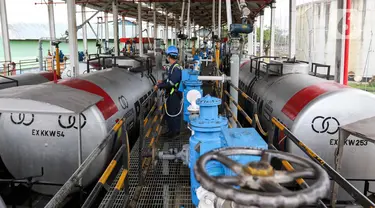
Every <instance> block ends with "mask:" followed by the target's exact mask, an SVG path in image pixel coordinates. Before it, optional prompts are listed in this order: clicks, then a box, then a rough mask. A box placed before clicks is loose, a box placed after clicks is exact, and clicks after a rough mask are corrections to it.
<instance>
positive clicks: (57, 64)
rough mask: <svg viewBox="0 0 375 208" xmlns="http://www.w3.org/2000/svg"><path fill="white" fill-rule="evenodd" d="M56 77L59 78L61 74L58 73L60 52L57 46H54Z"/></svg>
mask: <svg viewBox="0 0 375 208" xmlns="http://www.w3.org/2000/svg"><path fill="white" fill-rule="evenodd" d="M56 75H57V76H58V77H60V76H61V73H60V50H59V45H56Z"/></svg>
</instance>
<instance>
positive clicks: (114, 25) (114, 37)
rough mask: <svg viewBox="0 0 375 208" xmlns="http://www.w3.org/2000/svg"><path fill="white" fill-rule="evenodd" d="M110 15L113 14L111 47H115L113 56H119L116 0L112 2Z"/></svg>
mask: <svg viewBox="0 0 375 208" xmlns="http://www.w3.org/2000/svg"><path fill="white" fill-rule="evenodd" d="M112 14H113V45H114V47H115V56H118V55H120V54H119V45H118V40H119V32H118V8H117V0H113V1H112Z"/></svg>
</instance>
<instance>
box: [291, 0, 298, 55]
mask: <svg viewBox="0 0 375 208" xmlns="http://www.w3.org/2000/svg"><path fill="white" fill-rule="evenodd" d="M295 56H296V0H289V58H294V57H295Z"/></svg>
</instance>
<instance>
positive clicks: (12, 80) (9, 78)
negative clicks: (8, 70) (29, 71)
mask: <svg viewBox="0 0 375 208" xmlns="http://www.w3.org/2000/svg"><path fill="white" fill-rule="evenodd" d="M0 77H1V78H5V79H8V80H10V81H8V82H1V83H0V85H2V84H9V83H13V82H15V83H16V86H18V85H19V83H18V80H16V79H13V78H11V77H7V76H3V75H0Z"/></svg>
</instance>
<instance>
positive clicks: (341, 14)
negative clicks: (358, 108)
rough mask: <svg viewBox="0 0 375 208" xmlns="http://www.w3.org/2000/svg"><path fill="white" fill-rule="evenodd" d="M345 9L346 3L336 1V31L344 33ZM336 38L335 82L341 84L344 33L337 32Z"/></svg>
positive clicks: (342, 77)
mask: <svg viewBox="0 0 375 208" xmlns="http://www.w3.org/2000/svg"><path fill="white" fill-rule="evenodd" d="M344 8H346V1H343V0H342V1H337V20H338V21H337V22H338V25H337V29H338V31H340V29H341V31H345V29H346V25H345V23H344V19H345V15H346V12H345V9H344ZM336 35H337V38H336V60H335V63H336V64H335V68H336V69H335V81H336V82H338V83H341V84H342V83H343V80H344V76H343V71H344V53H345V50H344V47H345V33H344V32H341V33H339V32H337V34H336Z"/></svg>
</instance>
